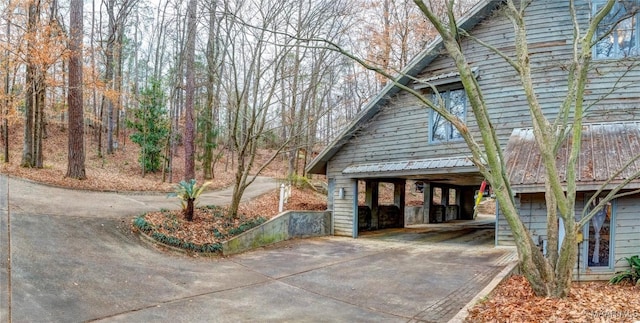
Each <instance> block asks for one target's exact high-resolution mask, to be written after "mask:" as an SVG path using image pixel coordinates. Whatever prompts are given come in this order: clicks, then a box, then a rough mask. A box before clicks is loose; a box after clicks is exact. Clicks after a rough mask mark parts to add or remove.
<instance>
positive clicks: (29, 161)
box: [20, 1, 40, 167]
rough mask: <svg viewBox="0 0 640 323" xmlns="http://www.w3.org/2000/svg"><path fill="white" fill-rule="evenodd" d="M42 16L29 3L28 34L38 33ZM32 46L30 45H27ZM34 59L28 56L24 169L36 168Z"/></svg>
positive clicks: (35, 6) (37, 9)
mask: <svg viewBox="0 0 640 323" xmlns="http://www.w3.org/2000/svg"><path fill="white" fill-rule="evenodd" d="M39 16H40V8H39V7H38V6H37V5H36V3H35V2H34V1H32V2H30V3H29V18H28V25H27V33H31V34H33V33H35V32H36V24H37V22H38V17H39ZM27 46H28V47H29V46H30V43H27ZM33 59H34V57H32V56H31V55H27V67H26V76H25V83H26V84H25V87H26V91H25V100H24V116H25V120H24V141H23V146H22V161H21V162H20V165H22V167H34V166H35V159H34V155H33V153H34V151H33V132H34V120H33V117H34V109H35V101H36V100H35V96H36V91H35V86H36V67H35V64H34V63H33V62H32V60H33Z"/></svg>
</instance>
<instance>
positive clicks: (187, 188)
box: [172, 179, 211, 221]
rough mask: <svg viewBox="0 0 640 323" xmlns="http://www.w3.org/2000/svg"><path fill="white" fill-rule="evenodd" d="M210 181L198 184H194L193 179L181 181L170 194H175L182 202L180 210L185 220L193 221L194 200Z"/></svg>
mask: <svg viewBox="0 0 640 323" xmlns="http://www.w3.org/2000/svg"><path fill="white" fill-rule="evenodd" d="M210 184H211V182H206V183H204V184H202V185H200V186H198V185H197V184H196V180H195V179H191V180H189V181H181V182H180V183H178V186H176V190H175V192H174V193H173V194H172V195H175V196H177V197H178V198H179V199H180V201H181V204H182V212H183V214H184V217H185V219H187V221H193V211H194V207H195V202H196V200H197V199H198V197H200V195H201V194H202V192H203V191H204V189H205V188H206V187H207V186H209V185H210Z"/></svg>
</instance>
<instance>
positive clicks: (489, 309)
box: [467, 275, 640, 322]
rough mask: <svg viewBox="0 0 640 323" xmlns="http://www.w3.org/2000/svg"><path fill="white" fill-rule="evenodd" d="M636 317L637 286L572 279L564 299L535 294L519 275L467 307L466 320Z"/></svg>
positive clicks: (617, 319) (632, 319) (615, 319)
mask: <svg viewBox="0 0 640 323" xmlns="http://www.w3.org/2000/svg"><path fill="white" fill-rule="evenodd" d="M635 321H640V286H633V285H630V284H626V285H625V284H622V285H611V284H609V283H608V282H602V281H599V282H574V283H573V285H572V288H571V291H570V293H569V296H567V297H566V298H565V299H554V298H547V297H538V296H535V295H534V294H533V291H532V289H531V286H530V285H529V283H528V282H527V280H526V279H525V278H524V277H523V276H518V275H514V276H511V277H509V278H507V279H506V280H505V281H504V282H502V283H501V284H500V285H498V287H497V288H496V289H495V290H494V291H493V292H492V293H491V295H490V296H489V297H488V299H487V300H485V301H482V302H480V303H478V304H477V305H476V306H474V307H473V308H472V309H471V310H469V316H468V317H467V322H635Z"/></svg>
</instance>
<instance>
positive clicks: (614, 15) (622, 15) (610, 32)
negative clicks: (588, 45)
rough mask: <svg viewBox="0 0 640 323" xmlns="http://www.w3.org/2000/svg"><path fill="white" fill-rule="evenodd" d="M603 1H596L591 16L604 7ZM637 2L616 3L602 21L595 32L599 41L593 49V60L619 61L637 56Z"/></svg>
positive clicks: (626, 0) (628, 0)
mask: <svg viewBox="0 0 640 323" xmlns="http://www.w3.org/2000/svg"><path fill="white" fill-rule="evenodd" d="M604 4H605V1H597V2H595V5H594V6H593V10H594V11H593V14H594V15H595V14H596V12H598V10H600V9H601V8H602V7H604ZM638 4H639V2H638V1H637V0H623V1H616V3H615V4H614V5H613V8H611V11H609V13H608V14H607V15H606V16H605V17H604V18H603V19H602V21H601V22H600V25H598V30H597V32H596V39H599V41H598V42H597V43H596V44H595V46H594V47H593V57H594V59H620V58H625V57H630V56H639V55H640V52H639V51H638V43H639V41H640V39H639V38H638V30H639V28H638V27H639V24H638V17H637V16H638V15H637V14H635V13H634V11H635V10H637V8H638Z"/></svg>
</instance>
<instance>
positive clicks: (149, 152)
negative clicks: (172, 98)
mask: <svg viewBox="0 0 640 323" xmlns="http://www.w3.org/2000/svg"><path fill="white" fill-rule="evenodd" d="M139 102H140V105H139V106H138V108H136V109H133V114H134V118H133V120H127V126H128V127H129V128H132V129H133V130H134V133H133V134H132V135H131V141H133V142H134V143H136V144H138V145H139V146H140V156H139V157H138V162H140V166H142V167H143V169H144V170H145V172H156V171H158V170H160V169H161V166H162V161H163V159H164V156H163V154H162V150H163V148H164V146H165V144H166V141H167V138H168V135H169V130H170V126H169V119H168V117H167V109H166V107H165V97H164V93H163V92H162V89H161V87H160V82H157V81H153V82H152V83H151V86H150V87H148V88H145V89H143V90H142V91H141V93H140V100H139Z"/></svg>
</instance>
